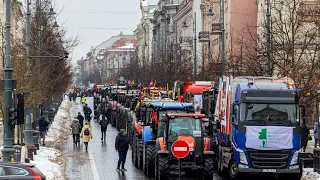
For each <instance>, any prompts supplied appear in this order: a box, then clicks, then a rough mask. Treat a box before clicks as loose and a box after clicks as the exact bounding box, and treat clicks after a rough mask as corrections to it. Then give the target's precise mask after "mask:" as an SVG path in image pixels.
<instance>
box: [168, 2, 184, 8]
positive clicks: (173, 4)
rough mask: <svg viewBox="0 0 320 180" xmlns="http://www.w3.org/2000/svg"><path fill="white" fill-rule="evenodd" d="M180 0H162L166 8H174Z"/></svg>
mask: <svg viewBox="0 0 320 180" xmlns="http://www.w3.org/2000/svg"><path fill="white" fill-rule="evenodd" d="M181 1H182V0H164V6H165V7H168V8H176V7H178V6H179V3H180V2H181Z"/></svg>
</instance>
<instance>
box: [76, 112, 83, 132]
mask: <svg viewBox="0 0 320 180" xmlns="http://www.w3.org/2000/svg"><path fill="white" fill-rule="evenodd" d="M77 119H78V120H79V123H80V126H81V130H82V128H83V120H84V117H83V116H82V115H81V113H80V112H78V117H77Z"/></svg>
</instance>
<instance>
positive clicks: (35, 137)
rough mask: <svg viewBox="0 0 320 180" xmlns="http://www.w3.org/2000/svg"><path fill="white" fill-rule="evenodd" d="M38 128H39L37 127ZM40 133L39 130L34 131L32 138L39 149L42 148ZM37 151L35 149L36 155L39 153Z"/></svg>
mask: <svg viewBox="0 0 320 180" xmlns="http://www.w3.org/2000/svg"><path fill="white" fill-rule="evenodd" d="M37 129H39V128H37ZM39 134H40V132H39V131H38V130H35V131H33V136H32V139H33V143H34V146H35V147H36V149H37V150H39V149H40V144H39ZM36 153H37V151H35V155H37V154H36Z"/></svg>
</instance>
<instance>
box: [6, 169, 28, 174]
mask: <svg viewBox="0 0 320 180" xmlns="http://www.w3.org/2000/svg"><path fill="white" fill-rule="evenodd" d="M10 170H11V173H12V175H27V174H28V173H27V171H25V170H24V169H20V168H10Z"/></svg>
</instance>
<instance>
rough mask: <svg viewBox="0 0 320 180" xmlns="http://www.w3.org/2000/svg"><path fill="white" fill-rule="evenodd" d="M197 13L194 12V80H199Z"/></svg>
mask: <svg viewBox="0 0 320 180" xmlns="http://www.w3.org/2000/svg"><path fill="white" fill-rule="evenodd" d="M196 21H197V19H196V12H194V17H193V31H194V39H193V41H194V53H193V55H194V57H193V61H194V62H193V63H194V80H196V78H197V26H196V25H197V24H196Z"/></svg>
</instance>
